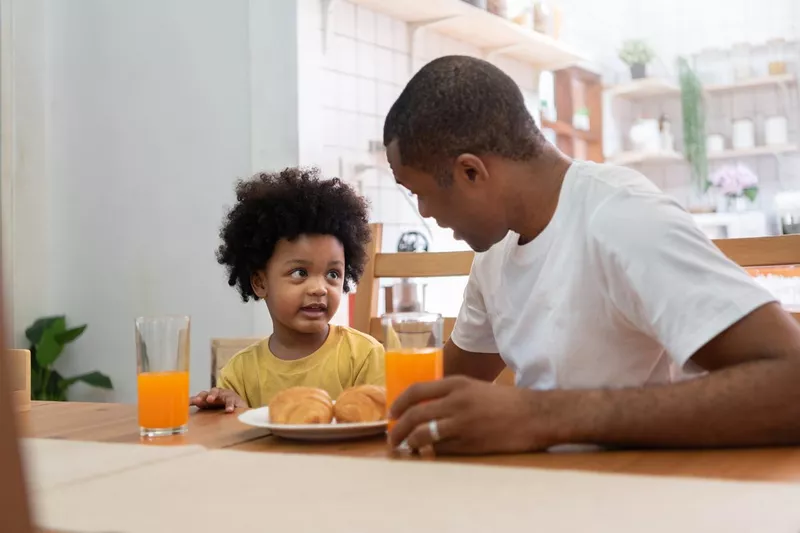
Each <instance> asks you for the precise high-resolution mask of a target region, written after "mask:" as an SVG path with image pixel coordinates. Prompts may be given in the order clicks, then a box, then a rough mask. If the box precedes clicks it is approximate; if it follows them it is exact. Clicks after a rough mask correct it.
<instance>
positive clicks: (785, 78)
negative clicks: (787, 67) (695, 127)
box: [704, 74, 797, 93]
mask: <svg viewBox="0 0 800 533" xmlns="http://www.w3.org/2000/svg"><path fill="white" fill-rule="evenodd" d="M793 83H797V78H796V77H795V76H794V75H793V74H781V75H777V76H763V77H760V78H752V79H748V80H741V81H737V82H734V83H726V84H713V85H706V86H705V87H704V89H705V90H706V92H709V93H721V92H730V91H738V90H742V89H751V88H757V87H768V86H770V85H790V84H793Z"/></svg>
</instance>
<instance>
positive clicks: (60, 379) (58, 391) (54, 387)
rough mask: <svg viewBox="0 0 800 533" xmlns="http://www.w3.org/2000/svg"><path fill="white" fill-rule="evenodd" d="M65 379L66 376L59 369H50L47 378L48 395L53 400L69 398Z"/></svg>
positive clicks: (61, 400) (60, 400) (59, 400)
mask: <svg viewBox="0 0 800 533" xmlns="http://www.w3.org/2000/svg"><path fill="white" fill-rule="evenodd" d="M65 381H66V380H65V379H64V376H62V375H61V374H60V373H59V372H58V371H57V370H50V373H49V374H48V380H47V396H48V398H49V399H50V400H51V401H57V402H64V401H66V400H67V395H66V391H67V387H66V386H64V382H65Z"/></svg>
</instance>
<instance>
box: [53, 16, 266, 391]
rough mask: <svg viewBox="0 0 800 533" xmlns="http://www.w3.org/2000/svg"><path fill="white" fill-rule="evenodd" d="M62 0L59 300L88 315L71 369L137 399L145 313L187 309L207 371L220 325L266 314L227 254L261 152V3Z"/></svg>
mask: <svg viewBox="0 0 800 533" xmlns="http://www.w3.org/2000/svg"><path fill="white" fill-rule="evenodd" d="M50 8H51V11H50V13H49V15H50V31H49V40H50V42H49V43H48V44H49V52H50V54H51V59H50V64H51V74H50V76H51V79H50V87H51V100H50V104H49V109H48V115H49V117H50V120H51V130H50V135H49V139H50V147H51V151H50V153H49V156H50V157H49V163H50V170H51V177H52V179H51V181H52V187H51V189H50V190H49V191H42V194H47V192H49V196H50V199H51V202H52V217H51V228H52V233H51V242H52V252H51V257H52V260H53V261H54V264H53V265H52V268H51V269H50V276H51V280H52V282H51V287H52V309H53V310H54V311H59V312H64V313H66V314H67V316H68V319H69V321H70V322H71V323H72V324H78V323H88V324H89V328H88V329H87V331H86V334H85V335H84V337H83V338H82V339H81V340H80V341H79V342H77V343H76V344H75V346H74V349H73V350H70V353H68V354H67V355H66V356H65V357H64V365H63V370H64V371H65V372H69V373H74V372H81V371H86V370H90V369H94V368H97V369H99V370H101V371H103V372H106V373H108V374H110V375H111V377H112V379H113V381H114V383H115V386H116V392H115V394H114V399H116V400H118V401H133V400H134V399H135V375H134V374H135V370H134V369H135V366H134V361H135V355H134V353H135V352H134V344H133V319H134V318H135V317H136V316H139V315H159V314H174V313H180V314H189V315H191V316H192V321H193V324H192V326H193V334H192V388H193V389H198V388H200V387H204V386H207V383H208V374H209V369H210V363H209V345H208V341H209V338H210V337H212V336H239V335H242V336H245V335H250V334H251V333H252V329H253V312H252V309H251V308H250V307H249V306H247V305H244V304H242V303H241V302H240V301H239V300H238V296H237V294H236V293H235V292H234V291H233V290H232V289H230V288H228V286H227V284H226V279H225V274H224V271H223V269H222V268H221V267H220V266H219V265H218V264H217V263H216V261H215V257H214V252H215V249H216V246H217V244H218V237H217V234H218V230H219V224H220V222H221V220H222V217H223V213H224V208H225V205H226V204H230V203H232V201H233V195H232V184H233V181H234V179H235V178H237V177H243V176H247V175H248V174H249V173H250V167H251V160H250V159H251V155H250V115H249V114H250V78H249V42H248V31H247V27H248V11H249V9H248V2H246V1H244V0H238V1H229V2H225V3H224V4H223V3H219V2H214V1H211V0H204V1H189V0H184V1H168V2H164V1H160V0H145V1H139V2H106V1H103V0H80V1H71V2H51V3H50ZM76 392H78V394H77V395H73V397H75V396H78V397H88V398H95V397H97V395H96V394H95V392H96V391H93V390H89V389H88V388H87V389H86V390H84V391H76Z"/></svg>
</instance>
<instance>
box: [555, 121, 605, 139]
mask: <svg viewBox="0 0 800 533" xmlns="http://www.w3.org/2000/svg"><path fill="white" fill-rule="evenodd" d="M542 129H550V130H553V131H554V132H556V135H567V136H569V137H576V138H578V139H581V140H584V141H586V142H593V141H597V140H598V139H599V138H600V135H598V134H597V133H595V132H593V131H586V130H579V129H577V128H575V127H574V126H573V125H572V124H570V123H569V122H565V121H563V120H556V121H555V122H553V121H551V120H544V119H542Z"/></svg>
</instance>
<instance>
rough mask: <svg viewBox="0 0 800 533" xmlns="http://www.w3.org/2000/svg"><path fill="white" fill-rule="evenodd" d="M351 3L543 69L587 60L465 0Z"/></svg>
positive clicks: (565, 47)
mask: <svg viewBox="0 0 800 533" xmlns="http://www.w3.org/2000/svg"><path fill="white" fill-rule="evenodd" d="M350 1H351V3H353V4H357V5H360V6H362V7H365V8H367V9H371V10H373V11H376V12H379V13H383V14H385V15H388V16H390V17H392V18H396V19H400V20H403V21H405V22H408V23H410V25H411V27H410V28H409V29H410V30H411V31H414V30H415V29H418V28H421V27H426V28H430V29H433V30H434V31H437V32H439V33H441V34H444V35H447V36H448V37H452V38H454V39H458V40H460V41H464V42H467V43H470V44H472V45H474V46H477V47H478V48H480V49H482V50H483V51H484V52H486V53H487V54H489V55H493V54H500V55H504V56H508V57H512V58H514V59H518V60H520V61H524V62H526V63H530V64H532V65H534V66H535V67H537V68H539V69H541V70H558V69H562V68H565V67H568V66H571V65H575V64H578V63H581V62H583V61H585V58H583V57H582V56H581V55H579V54H577V53H576V52H575V51H573V50H572V49H571V48H569V47H567V46H565V45H564V44H563V43H561V42H559V41H557V40H556V39H553V38H552V37H550V36H548V35H544V34H541V33H537V32H534V31H533V30H529V29H527V28H523V27H521V26H519V25H517V24H514V23H513V22H511V21H508V20H506V19H504V18H501V17H498V16H497V15H494V14H492V13H489V12H488V11H486V10H483V9H480V8H477V7H475V6H473V5H470V4H468V3H467V2H464V1H463V0H350ZM412 41H413V39H412Z"/></svg>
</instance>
